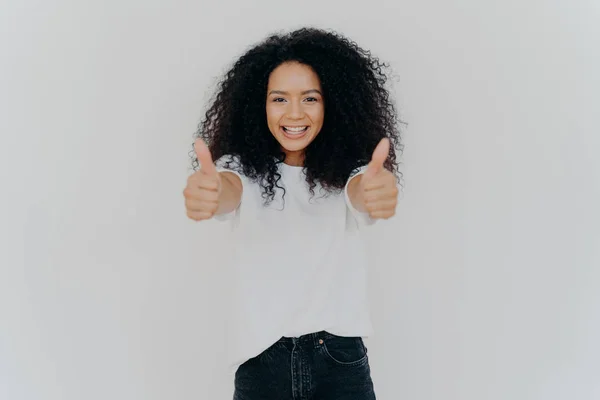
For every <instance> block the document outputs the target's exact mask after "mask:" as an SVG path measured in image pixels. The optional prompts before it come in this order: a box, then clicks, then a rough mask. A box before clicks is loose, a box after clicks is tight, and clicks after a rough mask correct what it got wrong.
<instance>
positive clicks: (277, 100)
mask: <svg viewBox="0 0 600 400" xmlns="http://www.w3.org/2000/svg"><path fill="white" fill-rule="evenodd" d="M273 101H274V102H275V103H281V102H282V101H285V99H284V98H283V97H275V98H274V99H273Z"/></svg>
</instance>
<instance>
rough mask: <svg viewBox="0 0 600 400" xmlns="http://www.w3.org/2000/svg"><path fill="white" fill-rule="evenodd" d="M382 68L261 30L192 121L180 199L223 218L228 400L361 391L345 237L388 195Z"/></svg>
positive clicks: (359, 254) (361, 304) (359, 288)
mask: <svg viewBox="0 0 600 400" xmlns="http://www.w3.org/2000/svg"><path fill="white" fill-rule="evenodd" d="M384 67H385V65H384V64H382V63H381V62H380V61H379V60H378V59H377V58H375V57H373V56H372V55H371V54H370V53H369V52H368V51H365V50H363V49H361V48H360V47H358V46H357V45H356V44H355V43H354V42H352V41H350V40H348V39H346V38H345V37H343V36H341V35H339V34H336V33H332V32H326V31H322V30H319V29H300V30H297V31H294V32H291V33H288V34H283V35H275V36H271V37H269V38H267V39H266V40H265V41H263V42H261V43H259V44H258V45H256V46H254V47H252V48H251V49H249V50H248V51H247V52H246V53H245V54H244V55H242V56H241V57H240V58H239V59H238V60H237V62H236V63H235V64H234V65H233V67H232V68H231V70H230V71H229V72H228V73H227V74H226V75H225V77H224V79H223V80H222V82H221V83H220V86H219V89H218V93H217V95H216V97H215V98H214V101H213V103H212V104H211V106H210V107H209V109H208V111H207V112H206V115H205V118H204V120H203V121H202V123H201V124H200V127H199V132H198V134H197V136H198V139H197V140H196V143H195V155H194V156H193V162H194V166H195V167H198V166H199V167H200V169H199V170H197V171H196V172H195V173H194V174H193V175H191V176H190V177H189V179H188V183H187V187H186V188H185V190H184V196H185V204H186V209H187V215H188V217H189V218H191V219H193V220H196V221H202V220H207V219H210V218H213V217H215V218H216V219H219V220H223V221H230V222H231V223H232V227H233V229H232V240H231V247H232V251H233V254H234V256H233V265H232V267H231V268H232V270H231V274H230V277H231V287H232V288H233V291H232V305H233V307H232V310H231V315H230V317H231V318H229V321H230V323H231V324H232V326H231V329H230V333H231V337H230V339H229V342H228V343H229V345H230V346H229V350H230V354H231V366H232V367H233V368H234V370H235V371H236V372H235V393H234V398H235V399H239V400H242V399H244V400H265V399H277V400H284V399H327V400H335V399H357V400H358V399H361V400H362V399H374V398H375V394H374V390H373V383H372V380H371V377H370V369H369V364H368V358H367V350H366V348H365V346H364V343H363V341H362V338H363V337H365V336H368V335H369V334H370V333H371V322H370V317H369V310H368V302H367V282H366V279H367V267H368V262H367V261H368V260H367V257H366V254H365V251H364V248H363V245H362V243H361V241H360V237H359V234H360V231H361V229H362V228H363V227H364V226H366V225H370V224H372V223H374V222H375V221H376V220H377V219H382V218H385V219H387V218H390V217H391V216H393V215H394V213H395V208H396V202H397V195H398V189H397V181H398V178H397V175H398V171H397V162H396V151H399V149H400V146H401V145H400V139H399V133H398V129H397V122H398V120H397V115H396V111H395V108H394V105H393V104H392V101H391V100H390V96H389V93H388V91H387V90H386V88H385V83H386V76H385V74H384V72H383V68H384ZM205 143H208V146H207V145H206V144H205ZM213 160H216V162H213Z"/></svg>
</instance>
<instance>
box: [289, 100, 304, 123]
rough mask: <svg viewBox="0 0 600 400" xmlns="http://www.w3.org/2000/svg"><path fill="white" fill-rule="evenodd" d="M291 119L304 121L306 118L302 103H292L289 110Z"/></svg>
mask: <svg viewBox="0 0 600 400" xmlns="http://www.w3.org/2000/svg"><path fill="white" fill-rule="evenodd" d="M288 118H289V119H302V118H304V110H303V109H302V105H301V104H300V102H297V101H292V102H291V103H290V107H289V110H288Z"/></svg>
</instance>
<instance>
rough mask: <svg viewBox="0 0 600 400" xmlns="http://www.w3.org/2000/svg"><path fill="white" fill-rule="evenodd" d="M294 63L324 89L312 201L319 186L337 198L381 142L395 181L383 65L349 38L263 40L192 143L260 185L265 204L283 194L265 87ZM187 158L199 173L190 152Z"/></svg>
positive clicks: (313, 150) (393, 115) (393, 132)
mask: <svg viewBox="0 0 600 400" xmlns="http://www.w3.org/2000/svg"><path fill="white" fill-rule="evenodd" d="M291 61H295V62H299V63H301V64H304V65H307V66H310V67H311V68H312V69H313V70H314V71H315V73H316V74H317V76H318V77H319V79H320V81H321V86H322V89H323V98H324V104H325V116H324V122H323V127H322V129H321V131H320V133H319V134H318V135H317V136H316V138H315V139H314V140H313V142H312V143H311V144H310V145H309V146H308V147H307V148H306V149H305V154H304V156H305V158H304V171H305V174H306V180H307V183H308V185H309V189H310V192H311V194H312V195H314V189H315V187H316V186H317V183H319V184H320V185H321V187H322V188H323V189H325V190H326V191H327V192H332V191H334V192H339V191H341V190H342V189H343V188H344V186H345V184H346V182H347V180H348V177H349V176H350V174H351V173H353V172H354V171H356V169H357V168H359V167H361V166H363V165H366V164H368V163H369V162H370V160H371V156H372V153H373V151H374V150H375V147H376V146H377V144H378V143H379V141H381V139H383V138H389V139H390V142H391V144H392V145H391V146H390V153H389V157H388V159H387V160H386V162H385V167H386V168H387V169H388V170H389V171H391V172H393V173H395V174H396V175H397V176H398V177H399V176H400V175H401V174H400V173H399V171H398V162H397V160H396V156H397V154H396V153H397V152H400V151H401V149H402V145H401V143H400V132H399V128H398V122H399V120H398V115H397V112H396V109H395V106H394V103H393V101H392V99H391V98H390V94H389V92H388V90H387V89H386V87H385V86H386V83H387V80H388V79H387V76H386V74H385V72H384V70H385V69H386V68H387V65H386V64H385V63H383V62H381V61H379V59H378V58H376V57H374V56H373V55H371V53H370V52H369V51H367V50H364V49H362V48H360V47H359V46H358V45H357V44H356V43H355V42H353V41H351V40H349V39H347V38H346V37H344V36H342V35H340V34H338V33H335V32H330V31H324V30H321V29H316V28H303V29H299V30H296V31H293V32H290V33H286V34H277V35H272V36H270V37H268V38H267V39H265V40H264V41H262V42H261V43H259V44H258V45H256V46H254V47H252V48H250V49H249V50H248V51H247V52H246V53H245V54H243V55H242V56H241V57H240V58H239V59H238V60H237V61H236V62H235V64H234V65H233V66H232V67H231V69H230V70H229V71H228V72H227V73H226V74H225V76H224V78H223V79H222V80H221V81H220V83H219V85H218V89H217V93H216V96H215V97H214V98H213V100H212V103H211V104H210V107H209V108H208V110H207V111H206V114H205V116H204V119H203V120H202V122H201V123H200V124H199V127H198V131H197V132H196V135H195V137H197V138H202V139H204V140H205V141H206V142H207V143H208V146H209V149H210V151H211V154H212V156H213V159H214V160H217V159H219V158H220V157H222V156H224V155H229V156H234V157H236V158H237V159H238V160H239V164H237V163H236V164H237V165H236V166H235V167H232V166H231V165H230V164H228V165H227V166H228V167H230V168H234V169H236V170H237V171H238V172H240V173H242V174H243V175H245V176H246V177H248V178H249V179H251V180H252V181H254V182H258V183H259V184H260V185H261V187H262V189H263V198H264V200H265V203H269V202H270V201H271V200H273V198H274V196H275V191H276V188H281V187H280V186H279V185H278V182H279V180H280V179H281V175H280V174H279V173H278V165H277V164H278V163H281V162H283V160H285V154H284V153H283V151H282V149H281V146H280V145H279V143H278V142H277V140H276V139H275V138H274V137H273V135H272V134H271V133H270V131H269V128H268V126H267V118H266V109H265V105H266V98H267V84H268V80H269V76H270V74H271V72H272V71H273V70H274V69H275V68H276V67H278V66H279V65H280V64H282V63H285V62H291ZM190 155H191V157H192V166H193V168H194V169H197V168H198V166H199V165H198V160H197V158H196V157H195V154H194V153H193V151H192V152H190ZM284 193H285V191H284Z"/></svg>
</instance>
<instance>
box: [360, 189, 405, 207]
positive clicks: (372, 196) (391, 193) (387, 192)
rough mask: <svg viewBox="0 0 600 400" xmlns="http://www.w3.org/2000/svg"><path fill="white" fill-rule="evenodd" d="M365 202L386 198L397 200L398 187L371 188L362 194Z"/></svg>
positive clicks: (385, 199)
mask: <svg viewBox="0 0 600 400" xmlns="http://www.w3.org/2000/svg"><path fill="white" fill-rule="evenodd" d="M364 196H365V197H364V199H365V204H368V203H377V202H378V201H388V200H397V199H398V189H397V188H395V187H394V188H392V189H388V188H382V189H376V190H371V191H369V192H366V193H365V194H364Z"/></svg>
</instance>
